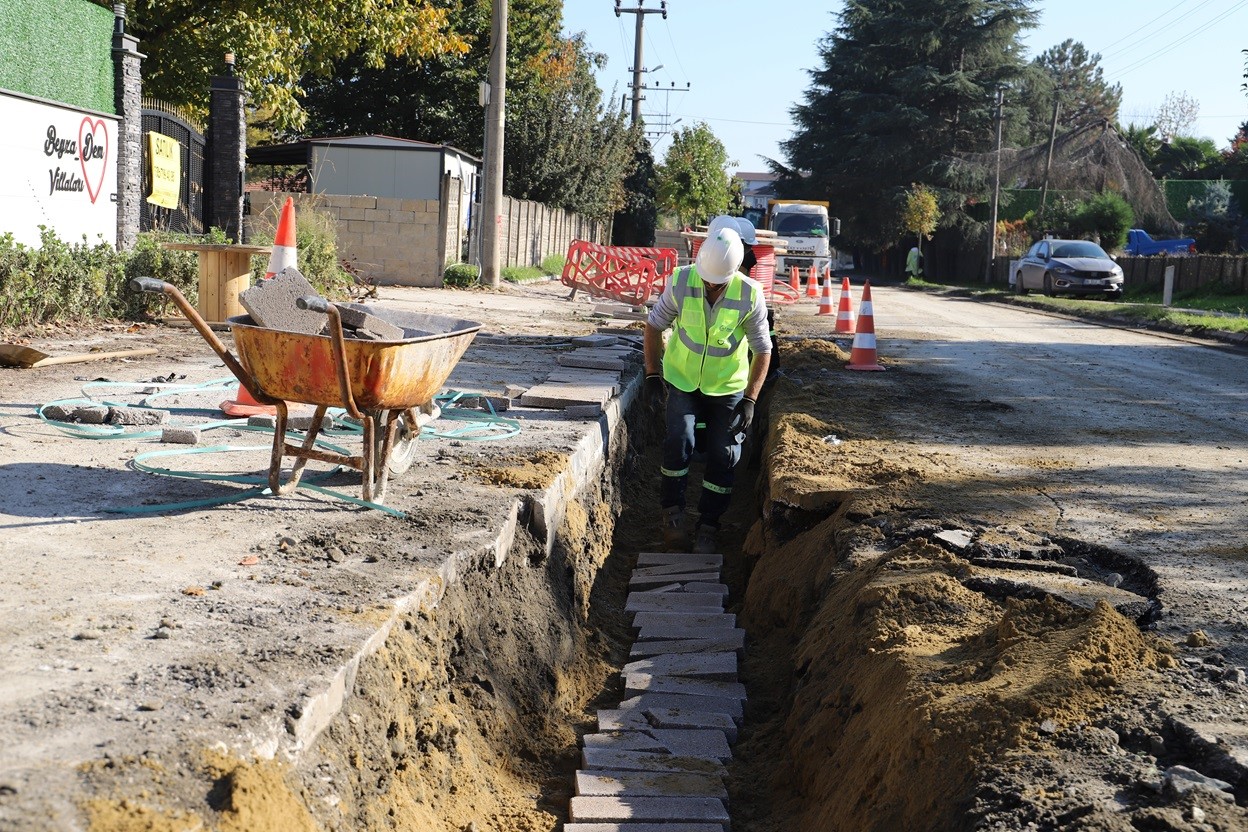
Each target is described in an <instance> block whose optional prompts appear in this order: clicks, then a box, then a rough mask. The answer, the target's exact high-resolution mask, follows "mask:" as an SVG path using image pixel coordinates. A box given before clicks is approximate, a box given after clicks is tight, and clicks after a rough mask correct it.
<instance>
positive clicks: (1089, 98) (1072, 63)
mask: <svg viewBox="0 0 1248 832" xmlns="http://www.w3.org/2000/svg"><path fill="white" fill-rule="evenodd" d="M1100 60H1101V56H1100V55H1099V54H1091V55H1090V54H1088V50H1087V48H1086V47H1084V45H1083V44H1082V43H1080V42H1078V41H1075V40H1073V39H1069V38H1068V39H1067V40H1065V41H1062V42H1061V43H1059V44H1058V45H1057V46H1052V47H1050V48H1049V49H1047V50H1045V51H1044V52H1042V53H1041V54H1040V55H1038V56H1037V57H1036V58H1035V59H1034V60H1033V61H1032V62H1031V66H1030V67H1029V70H1030V72H1028V73H1027V74H1026V75H1025V76H1024V78H1023V79H1022V81H1021V83H1020V89H1019V93H1020V95H1021V97H1022V99H1023V100H1024V101H1026V102H1027V104H1028V131H1027V132H1028V135H1027V138H1026V140H1025V142H1026V143H1027V144H1036V143H1039V142H1041V141H1047V140H1048V138H1049V132H1050V130H1051V128H1052V119H1053V104H1054V102H1055V101H1057V102H1060V104H1061V109H1060V112H1059V118H1058V130H1059V132H1067V131H1070V130H1077V129H1079V128H1080V127H1084V126H1086V125H1088V124H1094V123H1097V122H1102V121H1108V122H1110V123H1113V122H1115V121H1117V120H1118V107H1119V105H1120V104H1121V103H1122V86H1121V85H1120V84H1113V85H1111V84H1109V83H1107V82H1106V81H1105V73H1104V70H1102V69H1101V67H1100V66H1099V64H1100Z"/></svg>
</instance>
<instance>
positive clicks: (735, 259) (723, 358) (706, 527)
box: [644, 217, 771, 553]
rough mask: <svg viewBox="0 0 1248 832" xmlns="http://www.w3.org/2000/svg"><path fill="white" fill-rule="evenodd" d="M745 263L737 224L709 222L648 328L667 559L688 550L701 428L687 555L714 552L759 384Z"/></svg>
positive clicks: (649, 389) (761, 365) (755, 305)
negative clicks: (699, 436)
mask: <svg viewBox="0 0 1248 832" xmlns="http://www.w3.org/2000/svg"><path fill="white" fill-rule="evenodd" d="M744 256H745V250H744V246H743V244H742V242H741V235H740V234H739V233H738V231H737V226H736V224H735V222H734V221H733V220H732V218H731V217H722V218H720V217H717V218H716V220H713V221H712V223H711V226H710V227H709V228H708V232H707V239H706V241H705V242H704V243H703V244H702V246H701V248H700V249H699V251H698V256H697V260H696V262H695V264H694V265H692V266H685V267H683V268H680V269H677V270H676V272H675V273H673V275H672V279H671V280H670V281H669V282H668V285H667V287H666V288H665V289H664V290H663V294H662V295H661V296H660V297H659V300H658V302H657V303H656V304H655V305H654V308H653V309H651V311H650V315H649V317H648V318H647V319H646V334H645V361H646V382H645V392H644V397H645V403H646V406H647V407H648V408H649V409H650V411H651V412H652V413H654V414H656V415H657V414H658V413H659V412H661V411H662V410H663V408H664V405H665V404H666V422H665V424H666V434H665V437H664V440H663V460H662V470H661V473H662V484H661V486H660V492H659V505H660V507H661V510H662V527H663V539H664V543H665V544H666V545H667V548H668V549H669V550H672V551H687V550H688V548H689V536H688V533H687V531H686V528H685V492H686V484H687V480H688V477H689V463H690V460H691V459H692V457H693V451H694V442H695V436H694V431H695V425H697V423H699V422H703V423H705V425H706V429H705V434H704V443H705V451H706V469H705V471H704V473H703V477H702V493H701V495H700V496H699V498H698V512H699V518H698V526H697V534H696V538H695V541H694V545H693V551H694V552H700V553H709V552H714V551H715V550H716V548H717V545H718V541H717V534H718V531H719V525H720V518H721V517H722V516H723V514H724V512H725V511H726V510H727V509H728V504H729V503H730V502H731V500H732V485H733V480H734V475H735V469H736V465H737V462H739V461H740V459H741V443H742V442H743V441H744V439H745V437H746V435H747V433H748V432H749V428H750V424H751V423H752V422H753V420H754V407H755V403H756V402H757V401H758V397H759V394H760V393H761V392H762V388H763V382H764V380H765V379H766V377H767V366H768V364H769V363H770V360H771V338H770V333H769V332H768V328H767V303H766V300H765V298H764V297H763V290H762V287H761V286H759V284H758V283H756V282H755V281H753V280H751V279H749V278H748V277H746V276H745V275H743V274H741V273H740V272H739V271H738V269H740V267H741V263H742V260H743V258H744ZM669 328H673V333H672V336H671V338H670V339H669V343H668V345H667V348H666V350H664V346H663V332H664V331H666V330H667V329H669ZM751 353H753V357H752V358H751V357H750V354H751Z"/></svg>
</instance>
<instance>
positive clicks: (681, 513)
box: [662, 506, 689, 552]
mask: <svg viewBox="0 0 1248 832" xmlns="http://www.w3.org/2000/svg"><path fill="white" fill-rule="evenodd" d="M662 524H663V545H664V546H666V547H667V551H669V552H687V551H689V533H688V532H687V531H685V507H684V506H668V507H667V508H664V509H663V520H662Z"/></svg>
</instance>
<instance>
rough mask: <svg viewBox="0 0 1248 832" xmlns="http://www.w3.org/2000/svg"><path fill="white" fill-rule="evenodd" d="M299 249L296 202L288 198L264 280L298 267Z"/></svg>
mask: <svg viewBox="0 0 1248 832" xmlns="http://www.w3.org/2000/svg"><path fill="white" fill-rule="evenodd" d="M298 251H299V250H298V249H297V248H296V247H295V200H294V197H289V196H288V197H286V204H285V205H283V206H282V215H281V217H280V218H279V219H278V221H277V235H276V236H274V238H273V253H272V254H270V255H269V268H268V271H266V272H265V273H264V279H265V280H268V279H269V278H271V277H273V276H274V275H276V274H277V273H278V272H280V271H281V270H282V269H284V268H286V267H288V266H291V267H293V266H296V265H298V259H299V258H298Z"/></svg>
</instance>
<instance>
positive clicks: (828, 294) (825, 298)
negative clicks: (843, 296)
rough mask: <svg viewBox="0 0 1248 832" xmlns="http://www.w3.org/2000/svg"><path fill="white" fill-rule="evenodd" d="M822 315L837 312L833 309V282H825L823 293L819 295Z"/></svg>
mask: <svg viewBox="0 0 1248 832" xmlns="http://www.w3.org/2000/svg"><path fill="white" fill-rule="evenodd" d="M818 314H820V315H833V314H836V313H834V312H833V311H832V284H831V283H825V284H823V294H822V295H820V297H819V313H818Z"/></svg>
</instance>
